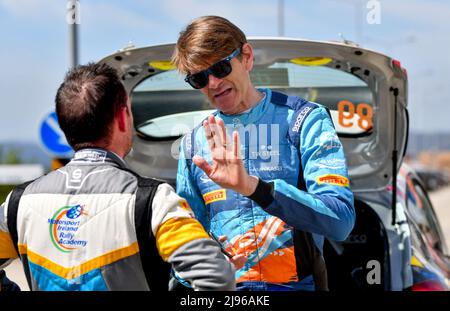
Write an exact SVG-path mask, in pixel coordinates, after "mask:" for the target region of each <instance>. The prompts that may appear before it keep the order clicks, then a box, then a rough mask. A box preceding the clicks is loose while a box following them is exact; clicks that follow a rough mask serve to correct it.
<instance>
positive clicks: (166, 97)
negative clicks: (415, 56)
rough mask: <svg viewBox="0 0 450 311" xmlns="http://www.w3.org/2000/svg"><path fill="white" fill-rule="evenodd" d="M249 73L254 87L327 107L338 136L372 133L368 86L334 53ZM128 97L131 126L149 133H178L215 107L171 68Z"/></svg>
mask: <svg viewBox="0 0 450 311" xmlns="http://www.w3.org/2000/svg"><path fill="white" fill-rule="evenodd" d="M251 79H252V82H253V84H254V85H255V87H257V88H271V89H273V90H277V91H280V92H283V93H285V94H287V95H297V96H300V97H302V98H305V99H307V100H310V101H313V102H317V103H319V104H322V105H324V106H326V107H328V108H329V109H330V113H331V116H332V118H333V122H334V124H335V127H336V130H337V132H338V134H339V135H340V136H341V137H342V136H343V137H361V136H367V135H370V134H371V133H372V129H373V120H374V107H373V95H372V92H371V90H370V88H369V87H368V85H367V84H366V82H364V81H363V80H362V79H360V78H359V77H357V76H356V75H353V74H351V73H348V72H345V71H343V70H341V69H340V65H339V64H338V63H336V62H334V60H333V59H330V58H322V57H315V58H311V57H308V58H306V57H302V58H296V59H289V60H279V61H277V62H274V63H271V64H267V65H257V66H255V67H254V68H253V71H252V72H251ZM131 98H132V103H133V104H132V107H133V116H134V120H135V127H136V131H137V133H138V135H140V136H141V137H143V138H148V139H173V138H177V137H179V136H181V135H183V134H186V133H188V132H190V131H191V130H192V128H194V127H195V126H196V125H198V124H199V123H200V122H201V121H202V120H203V119H204V118H205V117H206V116H207V115H209V114H210V113H211V112H212V111H214V109H213V107H211V105H210V104H209V102H208V100H207V98H206V97H205V96H203V94H201V93H200V91H198V90H194V89H192V88H191V87H190V86H189V85H188V84H187V83H186V82H185V81H184V77H183V76H181V75H179V74H178V73H177V72H176V71H175V70H166V71H157V73H155V74H153V75H152V76H150V77H147V78H146V79H145V80H143V81H142V82H141V83H139V84H138V85H137V86H136V87H135V88H134V90H133V91H132V93H131Z"/></svg>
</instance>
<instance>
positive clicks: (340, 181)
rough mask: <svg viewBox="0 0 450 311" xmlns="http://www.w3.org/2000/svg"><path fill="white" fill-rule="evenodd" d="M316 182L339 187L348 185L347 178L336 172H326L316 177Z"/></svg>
mask: <svg viewBox="0 0 450 311" xmlns="http://www.w3.org/2000/svg"><path fill="white" fill-rule="evenodd" d="M316 182H317V184H318V185H321V184H330V185H336V186H341V187H348V186H349V183H348V178H346V177H344V176H342V175H336V174H327V175H322V176H319V177H317V178H316Z"/></svg>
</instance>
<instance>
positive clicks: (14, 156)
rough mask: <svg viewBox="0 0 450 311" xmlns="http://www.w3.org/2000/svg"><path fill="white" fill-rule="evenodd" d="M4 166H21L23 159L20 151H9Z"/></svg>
mask: <svg viewBox="0 0 450 311" xmlns="http://www.w3.org/2000/svg"><path fill="white" fill-rule="evenodd" d="M3 163H4V164H20V163H22V159H21V158H20V151H18V150H13V149H11V150H8V152H7V153H6V155H5V158H4V160H3Z"/></svg>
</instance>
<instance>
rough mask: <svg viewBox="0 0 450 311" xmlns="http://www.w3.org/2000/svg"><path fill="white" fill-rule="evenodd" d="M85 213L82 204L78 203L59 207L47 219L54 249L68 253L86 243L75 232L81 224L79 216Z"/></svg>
mask: <svg viewBox="0 0 450 311" xmlns="http://www.w3.org/2000/svg"><path fill="white" fill-rule="evenodd" d="M86 215H87V213H86V210H85V208H84V206H82V205H79V204H77V205H69V206H64V207H61V208H60V209H59V210H58V211H56V213H55V214H54V215H53V216H52V217H51V218H49V219H48V220H47V222H48V224H49V231H50V238H51V240H52V243H53V245H54V246H55V247H56V249H58V250H59V251H61V252H64V253H69V252H72V251H74V250H76V249H78V248H81V247H85V246H86V244H87V243H88V242H87V241H86V240H81V239H78V238H77V232H78V229H79V227H80V225H81V217H82V216H86Z"/></svg>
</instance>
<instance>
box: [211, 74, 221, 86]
mask: <svg viewBox="0 0 450 311" xmlns="http://www.w3.org/2000/svg"><path fill="white" fill-rule="evenodd" d="M220 83H222V79H219V78H216V77H214V76H213V75H212V74H209V75H208V88H210V89H217V88H218V87H219V85H220Z"/></svg>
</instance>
